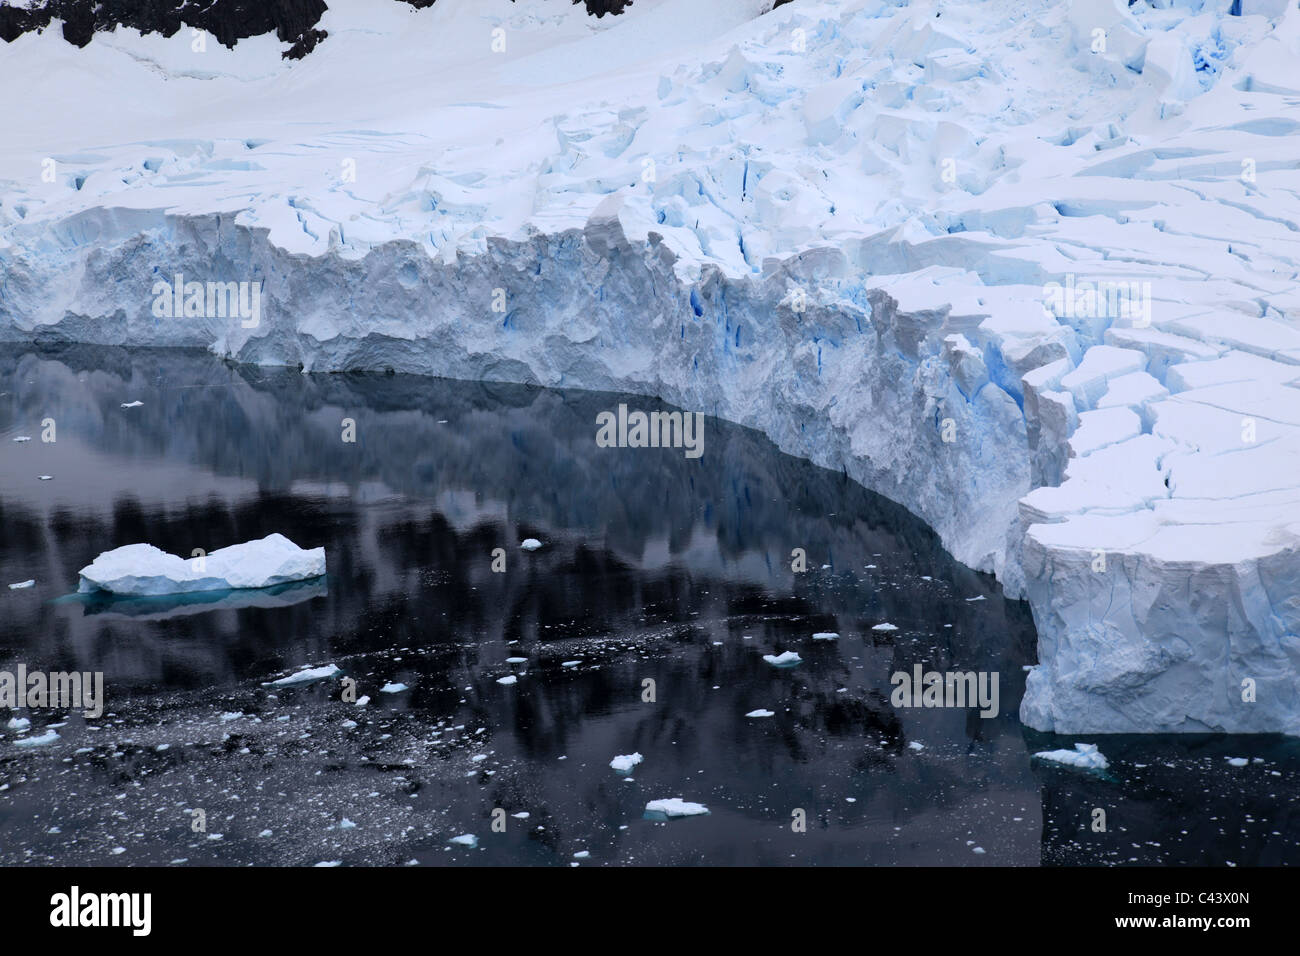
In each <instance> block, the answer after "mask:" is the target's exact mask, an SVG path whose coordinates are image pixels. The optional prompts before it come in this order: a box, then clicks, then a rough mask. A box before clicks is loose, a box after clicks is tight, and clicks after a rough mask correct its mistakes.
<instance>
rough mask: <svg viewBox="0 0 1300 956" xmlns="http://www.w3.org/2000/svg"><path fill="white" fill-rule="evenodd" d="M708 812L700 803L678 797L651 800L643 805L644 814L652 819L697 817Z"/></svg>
mask: <svg viewBox="0 0 1300 956" xmlns="http://www.w3.org/2000/svg"><path fill="white" fill-rule="evenodd" d="M708 812H709V808H708V807H706V806H705V805H704V804H702V803H689V802H687V801H685V800H683V799H681V798H680V797H670V798H668V799H666V800H651V801H650V802H649V803H647V804H646V805H645V813H646V816H647V817H649V818H650V819H652V820H656V819H658V820H672V819H674V818H676V817H699V816H704V815H706V814H707V813H708Z"/></svg>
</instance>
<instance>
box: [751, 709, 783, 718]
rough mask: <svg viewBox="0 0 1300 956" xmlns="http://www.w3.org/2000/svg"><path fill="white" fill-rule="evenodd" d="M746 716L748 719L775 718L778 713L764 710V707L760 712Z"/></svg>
mask: <svg viewBox="0 0 1300 956" xmlns="http://www.w3.org/2000/svg"><path fill="white" fill-rule="evenodd" d="M745 716H746V717H774V716H776V712H775V711H771V710H764V709H763V708H762V707H760V708H758V710H751V711H750V712H749V713H747V714H746V715H745Z"/></svg>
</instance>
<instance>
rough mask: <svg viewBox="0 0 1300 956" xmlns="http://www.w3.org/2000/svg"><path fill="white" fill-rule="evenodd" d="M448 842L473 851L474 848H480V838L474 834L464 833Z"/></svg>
mask: <svg viewBox="0 0 1300 956" xmlns="http://www.w3.org/2000/svg"><path fill="white" fill-rule="evenodd" d="M447 842H448V843H451V844H454V845H455V846H463V847H468V848H469V849H471V850H472V849H474V847H476V846H478V837H476V836H475V835H474V834H472V833H462V834H461V835H460V836H457V837H452V838H451V839H450V840H448V841H447Z"/></svg>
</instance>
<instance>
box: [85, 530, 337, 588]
mask: <svg viewBox="0 0 1300 956" xmlns="http://www.w3.org/2000/svg"><path fill="white" fill-rule="evenodd" d="M324 573H325V549H324V548H313V549H311V550H305V549H303V548H300V547H298V546H297V545H296V544H294V543H293V542H292V541H290V540H289V539H288V538H286V537H285V536H284V535H282V534H271V535H267V536H266V537H265V538H262V539H260V540H258V541H249V542H247V543H246V544H236V545H231V546H230V547H228V548H220V549H218V550H216V551H213V552H212V553H211V554H209V555H207V556H206V557H202V558H180V557H177V556H176V555H172V554H168V553H167V552H165V551H161V550H159V549H158V548H155V547H154V546H153V545H150V544H128V545H125V546H124V547H121V548H114V549H113V550H112V551H105V552H104V553H103V554H101V555H100V556H99V557H97V558H96V559H95V560H94V561H92V562H91V563H90V564H88V565H86V567H84V568H82V569H81V584H80V587H79V590H80V591H83V592H90V591H97V590H100V591H111V592H112V593H114V594H131V595H161V594H182V593H187V592H191V591H219V590H227V589H239V588H264V587H272V586H274V585H277V584H286V583H288V582H291V581H304V580H308V579H311V578H317V577H320V576H321V575H322V574H324Z"/></svg>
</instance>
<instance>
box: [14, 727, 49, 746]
mask: <svg viewBox="0 0 1300 956" xmlns="http://www.w3.org/2000/svg"><path fill="white" fill-rule="evenodd" d="M58 739H59V734H58V731H55V730H47V731H46V732H45V733H43V734H41V735H40V736H39V737H24V738H22V739H21V740H15V741H14V746H15V747H44V746H45V745H46V744H52V743H54V741H56V740H58Z"/></svg>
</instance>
